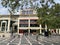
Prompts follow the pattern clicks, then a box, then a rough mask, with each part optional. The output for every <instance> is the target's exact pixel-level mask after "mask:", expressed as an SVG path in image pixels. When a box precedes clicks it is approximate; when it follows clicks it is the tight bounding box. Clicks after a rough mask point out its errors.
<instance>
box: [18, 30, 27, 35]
mask: <svg viewBox="0 0 60 45" xmlns="http://www.w3.org/2000/svg"><path fill="white" fill-rule="evenodd" d="M19 33H23V34H24V33H28V30H24V29H20V30H19Z"/></svg>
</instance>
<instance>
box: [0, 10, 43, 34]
mask: <svg viewBox="0 0 60 45" xmlns="http://www.w3.org/2000/svg"><path fill="white" fill-rule="evenodd" d="M37 20H38V17H37V15H36V11H35V10H33V9H24V10H21V12H20V15H11V17H10V15H0V32H3V33H4V34H5V33H6V35H8V34H7V33H9V32H12V31H15V32H16V33H18V34H20V33H33V32H39V33H42V30H44V28H42V27H41V26H40V25H39V24H37ZM4 34H2V35H4Z"/></svg>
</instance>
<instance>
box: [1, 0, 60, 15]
mask: <svg viewBox="0 0 60 45" xmlns="http://www.w3.org/2000/svg"><path fill="white" fill-rule="evenodd" d="M55 2H56V3H60V0H55ZM7 14H9V12H8V9H7V8H4V7H3V6H2V5H1V0H0V15H7ZM16 14H19V12H17V13H16Z"/></svg>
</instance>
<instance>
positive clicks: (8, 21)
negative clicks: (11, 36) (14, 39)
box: [7, 19, 10, 32]
mask: <svg viewBox="0 0 60 45" xmlns="http://www.w3.org/2000/svg"><path fill="white" fill-rule="evenodd" d="M9 31H10V19H9V20H8V30H7V32H9Z"/></svg>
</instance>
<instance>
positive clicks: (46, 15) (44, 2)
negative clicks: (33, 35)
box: [37, 0, 55, 30]
mask: <svg viewBox="0 0 60 45" xmlns="http://www.w3.org/2000/svg"><path fill="white" fill-rule="evenodd" d="M40 3H41V7H39V8H37V16H38V18H39V19H38V23H39V24H40V25H41V24H45V27H46V28H45V30H47V26H48V27H50V26H51V25H50V24H51V21H52V19H53V14H51V7H52V6H53V5H52V4H54V5H55V2H54V0H40ZM49 3H50V4H49Z"/></svg>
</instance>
